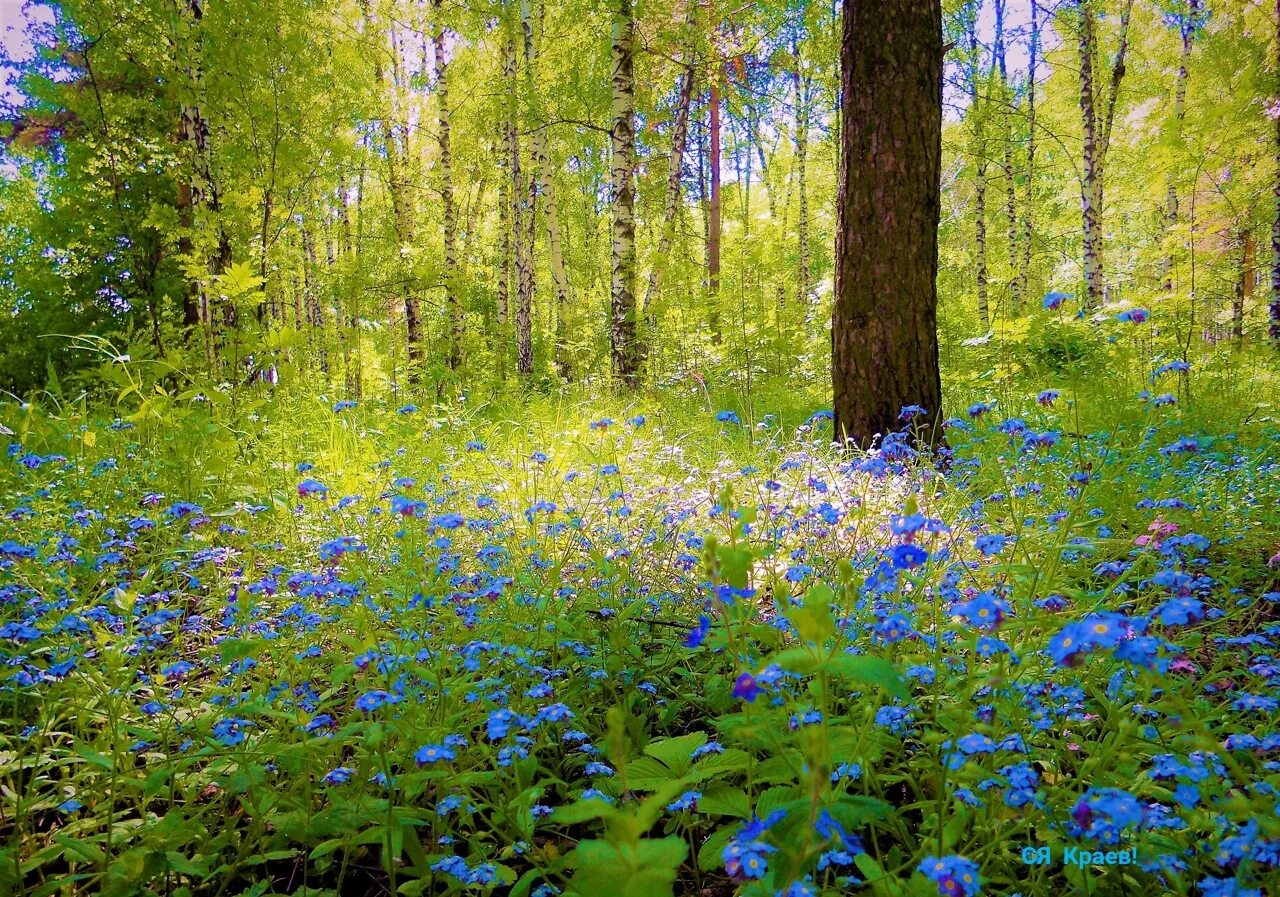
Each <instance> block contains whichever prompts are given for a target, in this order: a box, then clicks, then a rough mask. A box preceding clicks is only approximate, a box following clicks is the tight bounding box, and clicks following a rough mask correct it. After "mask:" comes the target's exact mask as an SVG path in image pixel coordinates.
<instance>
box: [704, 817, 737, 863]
mask: <svg viewBox="0 0 1280 897" xmlns="http://www.w3.org/2000/svg"><path fill="white" fill-rule="evenodd" d="M738 828H739V826H738V824H737V823H736V822H735V823H733V824H732V825H726V826H723V827H721V828H719V829H717V830H716V831H715V832H713V833H712V835H711V837H710V838H708V839H707V840H706V841H704V842H702V846H701V847H699V848H698V868H699V869H701V870H702V871H703V872H711V871H712V870H714V869H719V868H721V867H722V866H724V848H725V845H727V844H728V843H729V839H730V838H732V837H733V833H734V832H735V831H737V830H738Z"/></svg>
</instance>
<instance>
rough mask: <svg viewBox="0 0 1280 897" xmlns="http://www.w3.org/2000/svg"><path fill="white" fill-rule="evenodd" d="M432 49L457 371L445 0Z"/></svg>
mask: <svg viewBox="0 0 1280 897" xmlns="http://www.w3.org/2000/svg"><path fill="white" fill-rule="evenodd" d="M432 10H433V12H434V15H433V19H434V22H433V23H432V24H433V26H434V27H433V31H434V38H433V52H432V55H433V56H434V57H435V69H436V85H435V86H436V103H437V114H438V132H437V133H438V138H437V139H438V140H439V145H440V199H441V204H442V205H443V217H444V222H443V223H444V295H445V306H446V307H447V308H448V315H449V350H448V352H447V354H446V355H445V364H446V365H448V366H449V370H451V371H456V370H457V369H458V368H459V367H461V366H462V305H461V303H460V302H459V299H458V210H457V208H456V206H455V202H454V195H453V146H452V139H453V133H452V123H451V121H450V117H449V116H450V112H451V110H450V109H449V59H448V56H447V55H446V47H445V26H444V22H442V21H441V18H442V16H443V14H444V0H432Z"/></svg>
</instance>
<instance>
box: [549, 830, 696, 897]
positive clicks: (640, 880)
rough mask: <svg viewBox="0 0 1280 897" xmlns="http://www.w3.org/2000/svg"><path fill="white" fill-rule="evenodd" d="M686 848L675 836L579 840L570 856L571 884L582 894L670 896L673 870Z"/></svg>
mask: <svg viewBox="0 0 1280 897" xmlns="http://www.w3.org/2000/svg"><path fill="white" fill-rule="evenodd" d="M688 852H689V848H688V846H687V845H686V844H685V843H684V840H683V839H681V838H678V837H671V838H643V839H641V840H639V841H637V842H636V843H635V844H634V845H627V844H623V845H617V844H611V843H609V842H608V841H583V842H581V843H579V844H578V846H577V848H575V849H574V851H573V854H572V855H571V856H570V864H571V865H572V866H573V867H574V868H575V870H576V871H575V873H574V876H573V887H574V889H575V890H577V891H578V892H579V893H581V894H584V895H588V894H589V895H596V894H599V895H606V894H607V895H609V897H673V894H674V891H673V888H674V885H675V881H676V871H677V870H678V869H679V868H680V864H681V863H683V862H684V859H685V856H687V855H688Z"/></svg>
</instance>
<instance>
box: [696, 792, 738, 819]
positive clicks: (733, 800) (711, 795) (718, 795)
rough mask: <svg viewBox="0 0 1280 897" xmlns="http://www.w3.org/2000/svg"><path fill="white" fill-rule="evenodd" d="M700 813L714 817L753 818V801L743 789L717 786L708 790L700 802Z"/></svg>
mask: <svg viewBox="0 0 1280 897" xmlns="http://www.w3.org/2000/svg"><path fill="white" fill-rule="evenodd" d="M698 812H700V813H708V814H710V815H712V816H737V817H738V818H739V819H750V818H751V801H750V799H749V798H748V797H747V793H746V792H745V791H743V790H742V789H741V788H731V787H730V786H728V785H716V786H715V787H714V788H708V789H707V791H706V793H704V794H703V795H702V799H701V800H699V801H698Z"/></svg>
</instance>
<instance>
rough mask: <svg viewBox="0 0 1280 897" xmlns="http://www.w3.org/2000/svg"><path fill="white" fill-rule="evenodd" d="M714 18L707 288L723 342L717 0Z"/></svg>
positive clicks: (711, 321)
mask: <svg viewBox="0 0 1280 897" xmlns="http://www.w3.org/2000/svg"><path fill="white" fill-rule="evenodd" d="M708 6H709V8H710V10H711V14H710V16H709V17H708V22H709V25H710V28H711V55H710V70H709V71H708V73H707V80H708V85H709V88H708V100H707V128H708V142H709V146H708V149H707V165H708V168H709V170H710V180H711V196H710V197H709V199H708V203H707V215H708V218H707V288H708V290H709V291H710V294H711V295H710V298H709V301H708V305H709V314H708V317H707V323H708V326H709V328H710V330H711V339H712V340H713V341H714V342H716V343H719V342H720V233H721V229H722V219H723V209H722V207H721V201H720V166H721V164H722V161H723V160H722V159H721V153H720V83H721V80H722V78H723V75H724V71H723V69H724V61H723V60H722V59H721V58H720V53H719V50H718V47H717V39H718V37H719V30H720V26H719V23H718V22H717V21H716V14H715V5H714V0H712V2H711V3H709V4H708Z"/></svg>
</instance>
